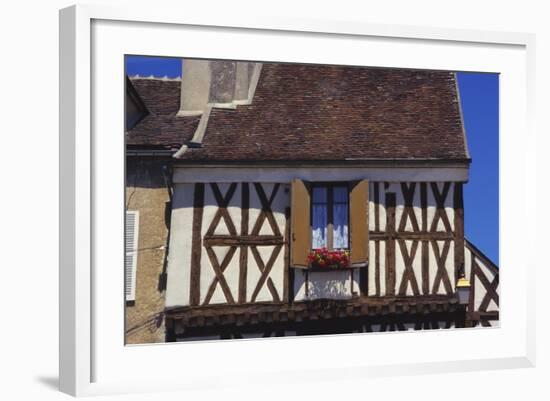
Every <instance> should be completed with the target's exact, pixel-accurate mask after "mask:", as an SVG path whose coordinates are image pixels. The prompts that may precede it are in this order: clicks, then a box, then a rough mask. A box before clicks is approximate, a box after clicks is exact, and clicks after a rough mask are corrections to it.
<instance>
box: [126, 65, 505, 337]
mask: <svg viewBox="0 0 550 401" xmlns="http://www.w3.org/2000/svg"><path fill="white" fill-rule="evenodd" d="M138 81H139V80H138V79H135V78H132V79H130V80H129V81H128V85H129V86H131V87H132V88H133V89H132V94H133V95H135V96H136V97H137V98H139V99H140V102H142V103H143V105H144V106H143V107H145V108H147V109H148V112H149V115H147V116H146V117H144V118H143V119H141V120H140V121H139V122H138V123H137V124H136V126H135V127H134V128H132V129H129V130H127V144H128V146H127V149H128V152H129V154H130V155H133V157H136V156H138V155H141V157H150V156H154V154H155V152H157V156H163V157H164V156H166V155H167V154H168V153H169V154H170V156H171V157H170V158H169V161H168V160H167V159H163V161H162V162H163V163H165V164H166V165H167V166H168V168H165V169H164V170H163V171H168V172H169V180H168V182H169V184H167V185H168V187H169V192H170V201H169V203H168V204H169V222H168V223H167V227H168V228H169V232H168V233H167V236H166V249H167V250H166V253H165V261H164V262H163V263H164V269H163V272H164V274H165V285H164V287H163V291H164V289H165V297H164V312H163V316H164V321H165V327H166V329H165V330H166V340H167V341H175V340H186V339H207V338H246V337H258V336H284V335H304V334H323V333H353V332H371V331H395V330H419V329H439V328H452V327H465V326H496V325H498V316H499V287H498V268H497V267H496V266H495V265H494V264H493V263H492V262H491V261H490V260H489V259H488V258H487V257H486V256H484V255H483V253H482V252H481V251H479V250H478V249H477V248H476V247H475V246H474V245H473V244H471V243H470V242H469V241H468V240H466V239H465V237H464V213H465V211H464V203H463V190H464V186H465V185H467V182H468V173H469V166H470V161H471V160H470V157H469V154H468V147H467V140H466V134H465V132H464V127H463V122H462V115H461V108H460V100H459V93H458V88H457V84H456V77H455V74H454V73H452V72H444V71H417V70H397V69H377V68H363V67H348V66H318V65H298V64H280V63H278V64H275V63H252V62H228V61H207V60H185V61H184V63H183V72H182V79H181V81H177V85H179V99H178V102H173V103H174V104H171V107H172V109H171V110H168V111H167V110H166V105H158V101H159V99H162V98H163V96H162V95H161V94H162V91H163V90H164V89H163V88H164V87H166V88H167V89H166V90H168V86H170V85H171V86H173V85H174V83H173V81H169V80H156V81H155V82H154V84H153V83H150V82H149V83H144V82H138ZM172 93H174V89H173V88H172ZM137 104H138V105H139V104H141V103H137ZM158 110H164V111H163V113H160V112H158ZM147 155H148V156H147ZM139 229H141V227H139ZM318 248H326V249H327V250H328V251H332V250H342V251H345V252H346V255H348V259H347V263H345V264H341V265H331V266H319V265H316V264H314V263H312V262H311V258H310V257H309V258H308V256H309V255H310V254H311V252H312V250H314V249H318ZM138 277H139V271H138ZM460 280H462V283H463V284H464V283H466V285H465V287H466V288H468V289H469V292H468V298H467V299H466V300H465V301H464V300H463V299H462V298H461V297H460V296H459V295H460V294H459V290H460V288H459V287H460V286H458V287H457V283H458V282H459V281H460Z"/></svg>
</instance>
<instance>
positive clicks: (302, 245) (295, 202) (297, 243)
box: [290, 179, 311, 268]
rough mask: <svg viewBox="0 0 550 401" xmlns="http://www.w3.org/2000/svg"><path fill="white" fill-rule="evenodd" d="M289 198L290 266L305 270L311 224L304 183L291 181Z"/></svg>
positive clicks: (309, 244) (309, 246) (307, 193)
mask: <svg viewBox="0 0 550 401" xmlns="http://www.w3.org/2000/svg"><path fill="white" fill-rule="evenodd" d="M291 198H292V200H291V207H290V216H291V233H292V235H291V238H292V243H291V247H290V261H291V265H292V266H296V267H303V268H306V267H307V255H308V253H309V251H310V249H311V224H310V215H309V213H310V200H309V192H308V190H307V187H306V184H305V182H304V181H302V180H298V179H295V180H293V181H292V189H291Z"/></svg>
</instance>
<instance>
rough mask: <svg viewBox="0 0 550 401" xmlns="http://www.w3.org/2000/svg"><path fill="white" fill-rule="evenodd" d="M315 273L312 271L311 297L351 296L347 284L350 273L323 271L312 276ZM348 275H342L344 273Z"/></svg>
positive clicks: (338, 297) (336, 297)
mask: <svg viewBox="0 0 550 401" xmlns="http://www.w3.org/2000/svg"><path fill="white" fill-rule="evenodd" d="M314 274H315V273H310V275H309V276H310V277H309V286H308V292H309V297H310V298H314V299H318V298H331V299H345V298H349V297H350V296H351V291H350V289H349V288H348V287H347V286H346V283H348V279H349V276H348V273H342V272H322V273H319V274H320V276H319V277H318V278H317V277H315V276H314V277H312V276H313V275H314ZM343 274H344V275H345V276H346V277H342V275H343Z"/></svg>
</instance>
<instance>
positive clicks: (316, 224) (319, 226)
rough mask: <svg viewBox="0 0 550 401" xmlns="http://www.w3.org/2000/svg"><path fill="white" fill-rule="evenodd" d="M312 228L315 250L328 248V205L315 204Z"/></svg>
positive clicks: (312, 212)
mask: <svg viewBox="0 0 550 401" xmlns="http://www.w3.org/2000/svg"><path fill="white" fill-rule="evenodd" d="M311 214H312V216H311V228H312V235H311V239H312V244H311V246H312V247H313V248H323V247H326V246H327V205H326V204H317V205H316V204H314V205H313V207H312V211H311Z"/></svg>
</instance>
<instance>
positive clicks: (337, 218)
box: [332, 187, 349, 249]
mask: <svg viewBox="0 0 550 401" xmlns="http://www.w3.org/2000/svg"><path fill="white" fill-rule="evenodd" d="M333 199H334V205H333V209H332V210H333V214H334V217H333V218H334V225H333V238H334V245H333V247H334V248H335V249H338V248H348V247H349V243H348V225H349V222H348V220H349V218H348V190H347V188H344V187H335V188H334V192H333Z"/></svg>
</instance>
